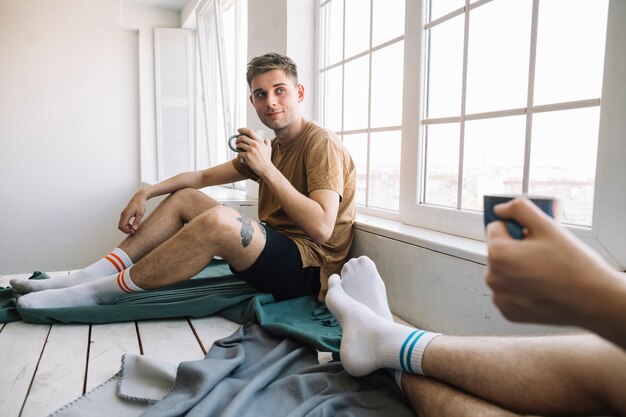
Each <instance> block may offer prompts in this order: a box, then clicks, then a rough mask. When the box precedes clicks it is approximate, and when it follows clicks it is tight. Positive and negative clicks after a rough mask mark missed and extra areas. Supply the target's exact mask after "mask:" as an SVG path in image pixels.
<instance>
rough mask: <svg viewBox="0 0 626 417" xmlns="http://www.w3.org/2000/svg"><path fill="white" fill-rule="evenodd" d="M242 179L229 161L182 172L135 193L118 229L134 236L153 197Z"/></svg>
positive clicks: (124, 211) (123, 213)
mask: <svg viewBox="0 0 626 417" xmlns="http://www.w3.org/2000/svg"><path fill="white" fill-rule="evenodd" d="M243 179H245V177H244V176H243V175H241V174H240V173H239V172H237V170H236V169H235V167H234V166H233V164H232V162H231V161H228V162H225V163H223V164H221V165H217V166H215V167H212V168H207V169H205V170H202V171H190V172H183V173H181V174H178V175H176V176H174V177H172V178H168V179H167V180H164V181H161V182H159V183H157V184H153V185H151V186H149V187H146V188H143V189H141V190H139V191H137V192H136V193H135V195H133V197H132V198H131V199H130V201H129V202H128V204H127V205H126V208H124V210H123V211H122V213H121V215H120V221H119V224H118V228H119V229H120V230H121V231H122V232H124V233H126V234H134V233H135V232H136V231H137V230H138V229H139V226H140V225H141V221H142V219H143V216H144V213H145V211H146V202H147V201H148V200H149V199H151V198H153V197H157V196H160V195H164V194H170V193H173V192H174V191H178V190H180V189H183V188H195V189H200V188H204V187H210V186H213V185H221V184H227V183H231V182H236V181H241V180H243ZM131 220H132V222H131Z"/></svg>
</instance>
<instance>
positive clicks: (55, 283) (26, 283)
mask: <svg viewBox="0 0 626 417" xmlns="http://www.w3.org/2000/svg"><path fill="white" fill-rule="evenodd" d="M94 279H97V278H93V277H90V276H89V275H87V274H85V273H83V272H82V271H78V272H75V273H73V274H69V275H59V276H56V277H53V278H48V279H28V278H17V279H12V280H11V281H10V285H11V288H13V291H15V292H16V293H18V294H28V293H31V292H36V291H44V290H52V289H58V288H67V287H73V286H74V285H78V284H84V283H86V282H90V281H93V280H94Z"/></svg>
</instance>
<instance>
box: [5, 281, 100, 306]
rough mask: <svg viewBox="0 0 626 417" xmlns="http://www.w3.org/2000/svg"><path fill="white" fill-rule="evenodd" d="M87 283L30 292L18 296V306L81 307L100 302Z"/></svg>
mask: <svg viewBox="0 0 626 417" xmlns="http://www.w3.org/2000/svg"><path fill="white" fill-rule="evenodd" d="M88 286H89V284H83V285H76V286H74V287H69V288H59V289H51V290H43V291H36V292H31V293H30V294H26V295H23V296H21V297H19V298H18V300H17V306H18V307H20V308H60V307H82V306H92V305H97V304H101V303H100V302H99V300H98V298H97V297H96V296H95V294H94V293H93V291H90V290H89V288H88Z"/></svg>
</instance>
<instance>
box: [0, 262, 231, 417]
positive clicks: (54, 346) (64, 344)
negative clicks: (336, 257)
mask: <svg viewBox="0 0 626 417" xmlns="http://www.w3.org/2000/svg"><path fill="white" fill-rule="evenodd" d="M62 273H68V272H56V273H51V275H53V276H54V275H60V274H62ZM27 276H28V275H12V276H2V277H0V287H6V286H8V285H9V280H10V279H12V278H15V277H27ZM238 327H239V325H238V324H236V323H233V322H231V321H229V320H226V319H224V318H223V317H220V316H212V317H206V318H202V319H169V320H143V321H136V322H126V323H114V324H94V325H73V324H72V325H67V324H53V325H42V324H28V323H24V322H22V321H17V322H12V323H6V324H2V323H0V372H1V375H0V416H2V417H16V416H22V417H42V416H47V415H48V414H50V413H52V412H54V411H55V410H57V409H59V408H60V407H62V406H64V405H65V404H67V403H68V402H70V401H72V400H74V399H75V398H77V397H80V396H81V395H82V394H84V393H85V392H86V391H89V390H91V389H93V388H95V387H96V386H98V385H100V384H101V383H103V382H105V381H106V380H108V379H109V378H110V377H112V376H113V375H114V374H115V373H116V372H117V371H119V369H120V359H121V357H122V355H123V354H125V353H135V354H137V353H139V354H143V355H147V356H150V357H152V358H156V359H160V360H164V361H167V362H170V363H178V362H181V361H185V360H196V359H202V358H203V357H204V356H205V355H206V352H207V351H208V349H209V348H210V347H211V345H212V344H213V342H214V341H215V340H217V339H220V338H222V337H225V336H228V335H230V334H232V333H233V332H234V331H235V330H236V329H237V328H238Z"/></svg>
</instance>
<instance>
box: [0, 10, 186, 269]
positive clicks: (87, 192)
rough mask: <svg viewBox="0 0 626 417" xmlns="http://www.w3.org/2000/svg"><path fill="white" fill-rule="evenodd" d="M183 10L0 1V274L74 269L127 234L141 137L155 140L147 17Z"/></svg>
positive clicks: (156, 19) (170, 21)
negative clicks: (124, 226) (122, 217)
mask: <svg viewBox="0 0 626 417" xmlns="http://www.w3.org/2000/svg"><path fill="white" fill-rule="evenodd" d="M179 20H180V15H179V13H178V12H172V11H166V10H160V9H152V8H148V7H143V6H136V5H133V4H132V3H128V2H126V1H121V2H117V1H116V2H111V1H108V0H87V1H85V0H68V1H64V2H48V1H45V0H22V1H0V63H1V64H0V91H1V92H2V93H1V94H0V191H1V195H2V202H1V204H0V274H11V273H23V272H30V271H32V270H34V269H39V270H47V271H50V270H60V269H71V268H78V267H81V266H83V265H85V263H87V262H90V261H93V260H97V259H99V258H100V257H101V256H102V255H103V253H106V251H108V250H110V249H111V248H112V247H114V246H115V245H116V244H117V243H118V242H119V241H120V240H121V239H122V238H123V235H122V234H121V233H120V232H117V230H116V226H117V221H118V216H119V212H120V211H121V209H122V208H123V206H124V205H125V203H126V202H127V201H128V198H129V197H130V196H131V195H132V193H133V192H134V191H135V190H136V189H137V188H138V187H139V185H140V176H141V172H140V157H139V149H140V145H141V144H142V142H141V141H140V138H142V140H143V141H144V142H145V146H144V147H145V148H147V149H148V150H147V151H146V152H147V153H149V150H150V149H149V148H151V147H152V148H154V149H156V142H155V139H154V95H153V85H154V82H153V73H154V69H153V63H152V60H153V58H152V53H153V52H152V51H153V46H152V28H153V27H155V26H158V27H176V26H178V24H179ZM147 175H149V174H147Z"/></svg>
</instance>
